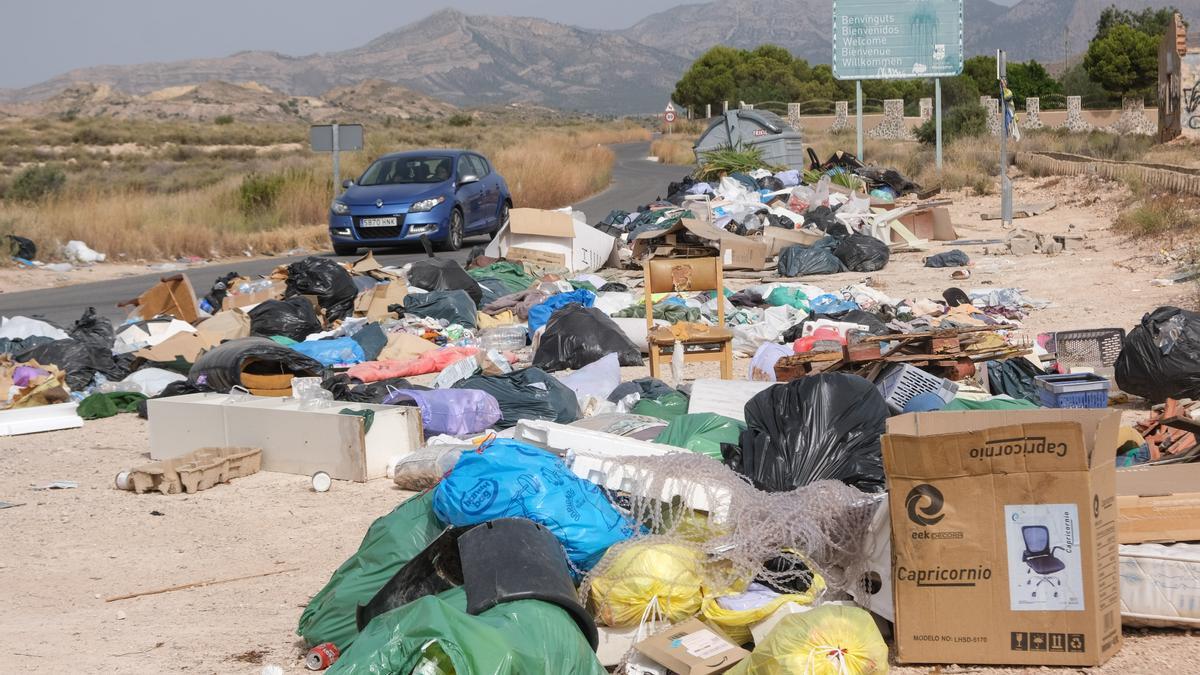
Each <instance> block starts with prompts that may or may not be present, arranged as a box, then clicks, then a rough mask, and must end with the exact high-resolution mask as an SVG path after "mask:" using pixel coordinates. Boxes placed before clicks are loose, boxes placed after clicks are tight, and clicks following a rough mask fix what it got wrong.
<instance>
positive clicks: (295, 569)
mask: <svg viewBox="0 0 1200 675" xmlns="http://www.w3.org/2000/svg"><path fill="white" fill-rule="evenodd" d="M299 571H300V568H299V567H289V568H287V569H285V570H275V571H274V572H263V573H262V574H248V575H246V576H242V577H231V578H228V579H208V580H206V581H193V582H191V583H189V584H180V585H178V586H168V587H166V588H156V589H154V590H152V591H138V592H137V593H129V594H127V595H114V596H113V597H111V598H105V599H104V601H105V602H116V601H117V600H129V599H130V598H140V597H142V596H145V595H159V594H160V593H171V592H173V591H184V590H187V589H189V588H200V587H203V586H214V585H216V584H228V583H231V582H234V581H244V580H246V579H258V578H259V577H269V576H274V575H276V574H284V573H287V572H299Z"/></svg>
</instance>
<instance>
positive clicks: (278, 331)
mask: <svg viewBox="0 0 1200 675" xmlns="http://www.w3.org/2000/svg"><path fill="white" fill-rule="evenodd" d="M320 332H321V320H320V319H318V318H317V313H316V311H315V310H313V307H312V303H311V302H309V301H308V299H307V298H302V297H300V296H298V295H297V296H292V297H290V298H288V299H287V300H267V301H266V302H261V303H259V304H258V305H256V306H255V307H254V309H252V310H250V334H251V335H260V336H262V337H271V336H273V335H282V336H284V337H289V338H291V339H293V340H295V341H296V342H304V338H306V337H308V336H309V335H311V334H313V333H320Z"/></svg>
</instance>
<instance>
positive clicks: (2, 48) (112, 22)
mask: <svg viewBox="0 0 1200 675" xmlns="http://www.w3.org/2000/svg"><path fill="white" fill-rule="evenodd" d="M695 1H697V0H490V1H489V0H456V1H455V2H437V1H436V0H431V1H430V2H419V1H416V0H343V1H342V2H330V1H329V0H324V1H321V2H317V1H316V0H202V1H200V2H196V1H187V2H185V1H183V0H46V1H43V2H38V1H36V0H34V1H19V0H13V1H12V2H6V3H4V4H5V5H6V6H5V7H4V8H3V10H0V17H2V18H0V87H23V86H26V85H30V84H34V83H37V82H41V81H42V80H45V79H47V78H50V77H53V76H54V75H58V74H59V73H62V72H65V71H67V70H71V69H72V68H79V67H83V66H93V65H101V64H126V63H142V62H146V61H174V60H178V59H190V58H197V57H205V56H208V57H212V56H225V55H227V54H231V53H233V52H236V51H241V50H248V49H256V50H257V49H261V50H272V51H278V52H283V53H284V54H291V55H295V56H298V55H303V54H310V53H312V52H327V51H336V50H340V49H347V48H349V47H356V46H358V45H361V44H363V43H364V42H366V41H368V40H370V39H371V38H373V37H376V36H378V35H380V34H382V33H386V32H387V31H389V30H392V29H394V28H399V27H400V26H402V25H404V24H406V23H409V22H411V21H415V20H417V19H420V18H422V17H424V16H426V15H428V14H430V13H432V12H434V11H437V10H438V9H442V8H445V7H454V8H456V9H459V10H461V11H464V12H467V13H470V14H506V15H514V16H536V17H541V18H545V19H550V20H552V21H559V22H563V23H568V24H573V25H577V26H583V27H586V28H607V29H611V28H625V27H627V26H630V25H632V24H633V23H636V22H637V21H638V20H639V19H641V18H643V17H644V16H646V15H647V14H651V13H653V12H656V11H660V10H663V9H667V8H668V7H673V6H675V5H678V4H683V3H687V2H695ZM996 1H999V2H1001V3H1002V4H1006V5H1011V4H1014V3H1015V2H1016V1H1017V0H996Z"/></svg>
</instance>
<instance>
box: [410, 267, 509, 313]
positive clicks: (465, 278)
mask: <svg viewBox="0 0 1200 675" xmlns="http://www.w3.org/2000/svg"><path fill="white" fill-rule="evenodd" d="M408 283H409V285H410V286H416V287H417V288H423V289H425V290H427V291H466V293H467V295H469V296H471V301H472V302H473V303H475V304H476V305H479V304H481V301H482V299H483V289H482V288H480V287H479V282H477V281H475V279H473V278H472V277H471V275H470V274H468V273H467V271H466V270H464V269H463V267H462V265H459V264H458V263H457V262H455V261H453V260H449V259H446V258H428V259H426V260H421V261H419V262H415V263H413V264H412V267H410V268H409V269H408ZM526 286H528V284H526ZM509 292H513V291H509ZM501 295H503V294H501Z"/></svg>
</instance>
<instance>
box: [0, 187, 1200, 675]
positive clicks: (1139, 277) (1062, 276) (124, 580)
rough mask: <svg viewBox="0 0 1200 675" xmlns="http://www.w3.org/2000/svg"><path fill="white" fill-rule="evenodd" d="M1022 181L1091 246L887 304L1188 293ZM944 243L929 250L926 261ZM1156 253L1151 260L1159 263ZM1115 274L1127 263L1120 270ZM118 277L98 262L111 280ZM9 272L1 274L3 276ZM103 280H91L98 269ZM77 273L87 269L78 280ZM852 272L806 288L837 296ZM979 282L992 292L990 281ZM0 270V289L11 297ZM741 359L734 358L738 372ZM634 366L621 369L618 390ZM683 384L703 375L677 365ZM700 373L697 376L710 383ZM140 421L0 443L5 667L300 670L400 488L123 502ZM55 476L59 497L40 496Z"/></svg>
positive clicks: (1048, 218)
mask: <svg viewBox="0 0 1200 675" xmlns="http://www.w3.org/2000/svg"><path fill="white" fill-rule="evenodd" d="M1047 182H1048V180H1046V179H1042V180H1033V179H1024V180H1021V181H1019V183H1018V188H1017V194H1016V202H1017V203H1018V204H1020V203H1023V202H1025V201H1034V200H1036V201H1045V200H1046V199H1057V200H1058V207H1057V208H1056V209H1054V210H1052V211H1050V212H1048V213H1046V214H1045V215H1042V216H1039V217H1037V218H1031V219H1024V220H1020V221H1018V223H1019V224H1020V225H1021V226H1022V227H1025V228H1027V229H1029V230H1032V231H1035V232H1042V233H1062V232H1065V231H1067V230H1068V229H1069V228H1070V226H1071V225H1074V229H1072V230H1071V231H1072V232H1073V233H1077V234H1082V235H1084V236H1086V237H1087V239H1086V241H1085V246H1084V247H1083V248H1082V250H1080V251H1078V252H1068V253H1066V254H1063V255H1058V256H1053V257H1051V256H1043V255H1034V256H1025V257H1019V258H1018V257H1013V256H991V255H987V256H985V255H983V254H982V247H978V246H975V247H964V250H966V251H967V252H968V253H969V254H970V255H971V257H972V259H973V260H974V261H975V267H974V275H973V278H972V279H971V280H970V281H968V282H952V281H950V279H949V276H950V271H949V270H935V269H925V268H923V267H922V264H921V259H922V258H923V257H924V256H925V255H928V253H925V254H919V253H907V254H898V255H896V256H895V257H894V258H893V260H892V262H891V264H889V266H888V267H887V268H886V269H885V270H882V271H880V272H877V273H874V274H871V275H870V276H871V278H872V279H873V283H874V284H875V285H877V286H879V287H880V288H881V290H883V291H885V292H887V293H888V294H889V295H892V296H909V297H912V296H926V297H939V296H940V295H941V292H942V291H943V290H944V289H945V288H947V287H949V286H960V287H963V288H966V289H971V288H986V287H989V286H990V287H993V288H1001V287H1007V286H1018V287H1021V288H1024V289H1027V290H1028V292H1029V295H1030V296H1032V297H1035V298H1039V299H1043V300H1047V301H1050V302H1051V303H1053V304H1052V306H1051V307H1049V308H1047V309H1043V310H1038V311H1035V312H1033V313H1032V314H1031V315H1030V317H1029V319H1028V321H1027V323H1026V325H1027V328H1028V330H1029V332H1030V333H1031V334H1032V333H1036V332H1040V331H1045V330H1066V329H1074V328H1091V327H1106V326H1122V327H1125V328H1126V329H1129V328H1131V327H1133V326H1134V325H1135V324H1136V322H1137V321H1138V320H1139V319H1140V317H1141V316H1142V314H1144V313H1145V312H1147V311H1149V310H1151V309H1153V308H1154V307H1156V306H1158V305H1161V304H1165V303H1175V302H1181V303H1182V302H1188V301H1189V299H1190V298H1192V297H1194V296H1195V295H1196V293H1195V291H1194V289H1193V288H1192V287H1191V286H1190V285H1189V286H1179V287H1166V288H1163V287H1155V286H1152V285H1151V283H1150V282H1151V281H1152V280H1153V279H1155V278H1158V277H1162V276H1167V275H1169V274H1170V273H1172V272H1173V271H1174V268H1173V266H1171V265H1168V264H1166V263H1165V262H1163V261H1162V259H1161V257H1158V256H1160V252H1159V251H1158V250H1157V249H1156V247H1154V246H1147V245H1144V244H1140V243H1137V244H1135V243H1131V242H1130V241H1129V240H1126V239H1125V238H1123V237H1120V236H1117V235H1115V234H1113V233H1112V232H1110V231H1109V230H1108V223H1109V222H1111V220H1112V218H1113V217H1114V215H1115V213H1116V211H1117V209H1118V200H1119V199H1120V198H1119V197H1118V196H1113V195H1114V194H1116V192H1115V191H1114V187H1113V185H1112V184H1107V183H1103V182H1090V181H1089V180H1088V179H1086V178H1072V179H1063V180H1062V181H1060V182H1058V183H1057V184H1056V185H1053V186H1047V187H1043V188H1040V189H1039V187H1038V186H1039V185H1044V184H1045V183H1047ZM953 197H954V199H955V200H956V203H955V205H954V206H953V207H952V213H953V216H954V218H953V220H954V223H955V225H956V226H957V227H958V232H959V235H960V236H961V237H970V238H995V237H997V236H1003V234H1004V233H1003V231H1002V230H1001V229H1000V227H999V224H998V222H996V221H987V222H985V221H982V220H980V218H979V213H981V212H983V211H985V210H991V209H994V208H996V205H997V203H998V199H997V198H996V197H986V198H979V197H967V196H964V195H961V194H957V195H953ZM944 248H946V247H934V248H933V249H932V250H931V251H930V253H933V252H937V251H938V250H943V249H944ZM1156 257H1157V259H1156ZM1119 264H1124V265H1127V267H1122V266H1119ZM116 267H117V266H116V265H112V266H108V265H106V266H103V268H104V269H105V270H107V269H109V268H116ZM5 272H6V271H5ZM98 273H99V272H98ZM81 274H83V273H81ZM863 276H864V275H861V274H860V275H854V274H844V275H837V276H835V277H824V278H818V279H813V280H808V281H811V282H812V283H816V284H819V285H821V286H822V287H823V288H825V289H826V290H836V289H838V288H840V287H841V286H844V285H846V284H848V283H853V282H856V281H859V280H861V279H862V277H863ZM989 282H990V283H989ZM8 283H9V280H8V278H7V277H5V276H0V287H3V288H6V289H7V288H13V287H12V286H9V285H8ZM747 367H748V359H741V358H740V359H738V361H737V368H736V375H737V376H738V377H745V373H746V369H747ZM643 374H645V369H644V368H643V369H633V368H627V369H624V372H623V375H624V378H625V379H630V378H632V377H636V376H640V375H643ZM688 374H689V375H699V374H701V373H700V372H699V371H696V370H691V369H689V373H688ZM705 374H707V373H705ZM147 449H148V440H147V423H146V422H144V421H142V420H139V419H138V418H136V417H135V416H133V415H121V416H119V417H118V418H114V419H109V420H101V421H95V422H88V423H86V426H85V427H84V428H83V429H76V430H70V431H61V432H54V433H46V434H36V435H29V436H21V437H15V438H2V439H0V500H2V501H7V502H13V503H18V504H21V505H20V506H17V507H14V508H9V509H0V523H3V532H4V533H5V535H6V539H7V542H6V544H7V545H6V546H4V547H3V551H2V552H0V580H3V581H4V587H5V589H6V596H7V597H6V602H5V610H6V611H4V612H2V613H0V635H4V636H5V641H6V642H7V644H8V645H9V648H8V649H7V650H6V651H8V652H9V656H8V658H7V660H6V662H5V664H4V666H3V667H2V668H0V670H4V671H6V672H22V673H26V672H29V673H60V672H73V671H78V672H111V673H147V672H192V673H259V672H261V671H262V668H263V666H264V665H267V664H277V665H279V666H281V667H282V668H283V670H284V671H285V672H289V673H300V672H305V671H304V667H303V664H302V659H303V655H304V651H303V647H302V645H301V644H300V642H299V641H298V638H297V636H296V635H295V633H294V631H295V626H296V620H297V619H298V617H299V615H300V612H301V611H302V608H303V607H304V605H305V603H306V602H307V601H308V599H309V597H310V596H311V595H312V594H314V593H316V592H317V591H318V590H319V589H320V588H321V586H322V585H323V584H324V583H325V581H326V580H327V579H328V577H329V575H330V574H331V573H332V572H333V570H334V569H335V568H336V567H337V566H338V565H339V564H340V563H341V562H342V561H343V560H345V559H346V558H347V557H348V556H349V555H350V554H351V553H352V552H353V551H354V550H355V549H356V547H357V545H358V543H359V541H360V540H361V538H362V536H363V534H364V532H365V531H366V528H367V526H368V525H369V524H370V523H371V521H373V520H374V519H375V518H377V517H378V516H380V515H382V514H384V513H386V512H387V511H388V510H390V509H391V508H393V507H394V506H396V505H397V504H399V503H400V502H401V501H403V500H404V499H405V498H406V497H407V496H408V494H409V493H405V492H403V491H400V490H398V489H396V488H395V486H394V485H393V484H392V483H391V482H389V481H386V480H377V481H373V482H370V483H366V484H355V483H346V482H335V484H334V486H333V489H332V490H331V491H329V492H327V493H316V492H313V491H312V490H311V488H310V487H309V481H308V478H307V477H303V476H292V475H286V474H278V473H259V474H256V475H253V476H250V477H248V478H244V479H241V480H238V481H235V482H234V483H232V484H230V485H223V486H218V487H216V488H214V489H212V490H209V491H206V492H202V493H199V494H197V495H192V496H185V495H175V496H161V495H141V496H138V495H133V494H132V493H126V492H122V491H118V490H115V489H114V488H113V478H114V476H115V474H116V473H117V472H118V471H120V470H122V469H127V468H129V467H131V466H133V465H135V464H138V463H141V462H143V461H145V460H146V459H147V457H148V453H147ZM53 480H71V481H77V482H78V483H79V487H78V488H76V489H69V490H47V491H34V490H32V489H31V486H35V485H40V484H44V483H47V482H50V481H53ZM267 573H272V574H271V575H270V576H260V577H256V578H250V579H245V580H240V581H233V582H229V583H222V584H214V585H209V586H201V587H194V588H189V589H186V590H178V591H173V592H167V593H161V594H157V595H148V596H144V597H139V598H133V599H128V600H118V601H114V602H106V598H109V597H112V596H116V595H123V594H129V593H137V592H145V591H151V590H154V589H161V588H164V587H170V586H176V585H180V584H188V583H193V582H201V581H207V580H219V579H229V578H234V577H242V576H248V575H262V574H267ZM1196 662H1200V641H1198V640H1195V639H1193V637H1192V635H1191V632H1190V631H1171V630H1162V631H1140V630H1127V631H1126V644H1125V648H1124V649H1123V650H1122V651H1121V652H1120V653H1119V654H1118V655H1117V657H1116V658H1114V659H1113V660H1112V661H1111V662H1110V663H1109V664H1108V665H1106V666H1105V667H1104V668H1100V669H1096V670H1081V669H1064V671H1063V672H1096V673H1164V672H1185V671H1189V670H1191V668H1192V667H1191V666H1182V665H1181V664H1188V663H1196ZM1041 670H1042V669H1036V668H1029V669H1020V668H1018V669H991V668H976V667H973V668H957V667H945V666H943V667H919V668H911V667H904V668H896V669H894V670H893V672H896V673H905V674H917V673H922V674H923V673H989V674H992V673H995V674H1000V673H1026V672H1035V671H1041Z"/></svg>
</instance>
